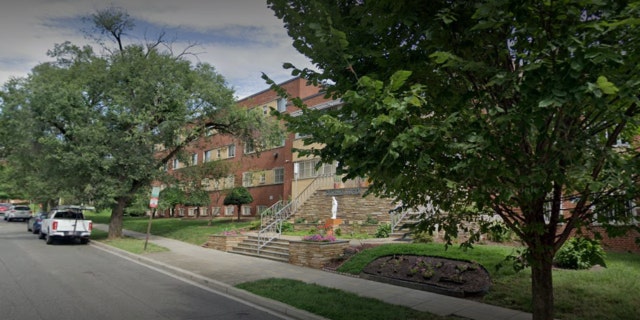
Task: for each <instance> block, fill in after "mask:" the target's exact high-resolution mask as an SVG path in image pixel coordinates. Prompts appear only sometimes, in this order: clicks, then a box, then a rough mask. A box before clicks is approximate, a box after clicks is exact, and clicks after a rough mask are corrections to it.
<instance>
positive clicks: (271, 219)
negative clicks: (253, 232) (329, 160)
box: [258, 174, 360, 254]
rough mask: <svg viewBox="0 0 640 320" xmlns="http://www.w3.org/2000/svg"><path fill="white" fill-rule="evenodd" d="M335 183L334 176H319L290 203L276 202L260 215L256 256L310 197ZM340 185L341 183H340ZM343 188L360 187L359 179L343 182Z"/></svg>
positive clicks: (277, 235) (278, 234) (279, 233)
mask: <svg viewBox="0 0 640 320" xmlns="http://www.w3.org/2000/svg"><path fill="white" fill-rule="evenodd" d="M334 183H336V175H335V174H327V175H319V176H317V177H315V178H314V179H313V181H311V183H310V184H309V185H308V186H307V187H306V188H304V190H302V192H300V194H298V196H297V197H296V198H295V199H293V200H292V201H290V202H288V203H285V202H283V201H282V200H280V201H278V202H276V203H275V204H273V205H272V206H271V207H269V208H268V209H266V210H264V211H263V212H262V213H261V214H260V231H258V254H260V249H262V248H263V247H265V246H266V245H268V244H269V243H270V242H271V241H273V240H274V239H276V238H279V237H280V235H282V223H283V222H284V221H286V220H288V219H289V218H290V217H291V216H293V215H294V214H295V213H296V212H297V211H298V209H299V208H300V207H301V206H302V205H303V204H304V203H305V202H306V201H307V200H309V198H311V196H312V195H313V194H314V193H315V192H316V191H318V190H320V189H323V188H324V189H330V188H333V187H334ZM341 183H342V182H341ZM344 184H345V187H354V186H358V187H359V186H360V179H357V180H350V181H347V182H344Z"/></svg>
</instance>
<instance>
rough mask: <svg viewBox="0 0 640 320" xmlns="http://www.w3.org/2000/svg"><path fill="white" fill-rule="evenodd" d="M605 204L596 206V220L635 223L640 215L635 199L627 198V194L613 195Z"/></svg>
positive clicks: (612, 222) (622, 223)
mask: <svg viewBox="0 0 640 320" xmlns="http://www.w3.org/2000/svg"><path fill="white" fill-rule="evenodd" d="M608 200H609V201H607V202H606V203H605V204H602V205H600V206H599V207H596V208H594V210H595V212H596V220H597V221H598V222H603V220H606V222H608V223H611V224H621V225H624V224H635V223H637V221H636V217H637V216H638V208H637V207H636V204H635V201H633V200H630V199H627V197H625V196H619V195H618V196H616V195H612V196H611V198H610V199H608Z"/></svg>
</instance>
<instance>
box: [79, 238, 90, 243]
mask: <svg viewBox="0 0 640 320" xmlns="http://www.w3.org/2000/svg"><path fill="white" fill-rule="evenodd" d="M87 243H89V239H86V238H80V244H87Z"/></svg>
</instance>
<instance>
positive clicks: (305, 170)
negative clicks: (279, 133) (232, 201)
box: [163, 78, 336, 217]
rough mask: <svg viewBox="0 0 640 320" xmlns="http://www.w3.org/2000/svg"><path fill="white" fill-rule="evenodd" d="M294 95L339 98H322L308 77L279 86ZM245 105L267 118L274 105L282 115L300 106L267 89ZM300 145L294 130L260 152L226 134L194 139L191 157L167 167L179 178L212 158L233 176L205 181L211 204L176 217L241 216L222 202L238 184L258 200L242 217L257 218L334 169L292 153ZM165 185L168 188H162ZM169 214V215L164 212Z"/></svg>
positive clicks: (311, 100) (322, 103)
mask: <svg viewBox="0 0 640 320" xmlns="http://www.w3.org/2000/svg"><path fill="white" fill-rule="evenodd" d="M279 85H280V86H281V87H282V88H283V89H284V90H286V91H287V93H288V94H289V95H290V96H291V97H295V98H300V99H301V100H302V101H303V102H304V103H305V104H306V105H307V106H309V107H326V106H331V105H335V104H336V102H335V101H332V100H328V99H326V98H324V93H323V92H321V88H319V87H316V86H311V85H308V84H307V83H306V80H304V79H301V78H294V79H290V80H288V81H285V82H283V83H280V84H279ZM237 103H238V105H240V106H241V107H244V108H247V109H253V108H258V110H259V111H260V112H263V114H264V116H266V117H269V116H270V111H271V109H275V110H278V111H279V112H283V113H294V112H297V111H299V109H298V108H297V107H296V106H294V105H293V104H292V103H291V102H290V101H286V100H285V99H283V98H280V97H279V96H278V95H277V93H276V92H275V91H273V90H270V89H267V90H264V91H261V92H258V93H256V94H254V95H251V96H249V97H246V98H244V99H242V100H240V101H238V102H237ZM300 146H302V142H301V140H300V139H299V137H296V135H295V134H292V133H287V134H286V137H285V138H284V139H283V140H282V141H281V143H279V144H277V145H273V146H268V147H266V148H264V149H262V150H261V151H260V152H256V150H254V149H253V148H251V147H250V146H249V145H247V144H245V143H243V142H242V141H240V140H238V139H236V138H234V137H231V136H227V135H215V133H211V134H208V135H207V136H206V137H203V138H202V139H199V140H197V141H194V142H193V143H191V144H190V145H189V147H188V148H187V149H186V152H187V154H188V161H184V160H183V161H180V160H178V159H177V158H176V159H174V160H173V161H172V162H171V163H170V164H169V165H168V166H167V171H168V172H169V173H170V174H173V175H174V176H179V175H180V171H181V169H184V168H186V167H188V166H196V165H199V164H204V163H206V162H211V161H221V162H224V164H225V167H226V168H228V170H229V175H228V176H226V177H224V178H215V179H214V178H207V177H204V178H203V179H202V181H201V186H202V188H203V189H204V190H205V191H207V192H208V193H209V196H210V199H211V204H210V205H209V206H208V207H206V208H204V207H202V208H197V210H198V212H196V211H195V210H196V208H194V207H178V208H177V212H176V213H171V215H174V214H175V215H178V216H193V215H196V214H197V215H202V216H209V215H214V216H237V215H238V212H236V210H237V207H235V206H226V207H225V206H224V205H223V201H224V197H225V194H226V193H225V191H228V190H229V189H231V188H233V187H237V186H244V187H246V188H247V189H248V190H249V192H250V193H251V195H252V197H253V199H254V201H253V203H251V204H247V205H243V206H242V212H241V213H240V215H241V216H245V217H253V216H256V215H259V213H260V212H262V211H263V210H265V209H267V208H269V207H270V206H272V205H274V204H275V203H276V202H278V201H281V200H284V201H288V200H290V199H293V198H295V197H296V196H297V193H298V192H299V191H300V190H302V189H303V188H304V186H305V183H307V184H308V182H307V181H309V180H313V178H315V177H316V176H317V175H318V174H322V173H327V174H332V173H333V172H335V168H334V167H333V166H327V168H326V172H325V171H324V170H321V171H316V170H315V167H314V166H315V164H316V163H317V161H318V160H317V159H315V160H314V159H303V158H300V157H298V156H297V154H295V153H293V152H292V150H293V148H294V147H300ZM163 187H166V186H163ZM164 214H165V215H167V214H168V213H166V212H165V213H164Z"/></svg>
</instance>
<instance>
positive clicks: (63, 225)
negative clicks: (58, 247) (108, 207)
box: [40, 206, 93, 244]
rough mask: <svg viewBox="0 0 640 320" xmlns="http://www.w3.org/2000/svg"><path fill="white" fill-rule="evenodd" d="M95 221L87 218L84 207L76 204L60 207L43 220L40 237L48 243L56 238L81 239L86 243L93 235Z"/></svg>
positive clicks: (81, 241)
mask: <svg viewBox="0 0 640 320" xmlns="http://www.w3.org/2000/svg"><path fill="white" fill-rule="evenodd" d="M92 228H93V222H91V220H85V219H84V215H83V214H82V209H80V208H78V207H75V206H68V207H59V208H56V209H53V210H51V212H49V214H48V215H47V218H46V219H44V220H42V225H41V227H40V239H46V241H47V244H51V243H53V240H54V239H69V240H76V239H79V240H80V243H82V244H86V243H88V242H89V237H90V236H91V229H92Z"/></svg>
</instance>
